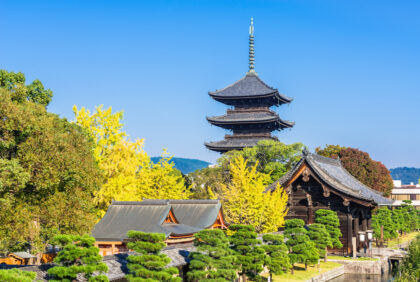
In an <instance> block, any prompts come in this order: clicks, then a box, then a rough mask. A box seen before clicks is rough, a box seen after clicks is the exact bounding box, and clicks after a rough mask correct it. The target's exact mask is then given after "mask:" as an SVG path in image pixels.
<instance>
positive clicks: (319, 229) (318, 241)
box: [308, 223, 333, 262]
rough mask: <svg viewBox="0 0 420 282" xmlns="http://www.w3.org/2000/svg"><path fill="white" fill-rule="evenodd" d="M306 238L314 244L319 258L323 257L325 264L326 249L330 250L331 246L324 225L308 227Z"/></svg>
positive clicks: (318, 224)
mask: <svg viewBox="0 0 420 282" xmlns="http://www.w3.org/2000/svg"><path fill="white" fill-rule="evenodd" d="M308 236H309V238H310V239H311V240H312V241H313V242H314V243H315V247H316V248H317V249H318V253H319V256H320V257H323V258H324V261H325V262H327V252H328V251H327V248H328V247H330V248H332V247H333V244H332V241H331V236H330V234H329V233H328V231H327V229H326V228H325V225H323V224H320V223H314V224H311V225H309V230H308Z"/></svg>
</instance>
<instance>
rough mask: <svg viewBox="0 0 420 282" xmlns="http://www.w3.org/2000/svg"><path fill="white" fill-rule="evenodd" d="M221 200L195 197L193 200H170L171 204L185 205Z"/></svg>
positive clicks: (212, 202) (211, 202) (218, 201)
mask: <svg viewBox="0 0 420 282" xmlns="http://www.w3.org/2000/svg"><path fill="white" fill-rule="evenodd" d="M219 203H220V200H218V199H215V200H208V199H197V200H196V199H193V200H169V204H184V205H197V204H203V205H204V204H219Z"/></svg>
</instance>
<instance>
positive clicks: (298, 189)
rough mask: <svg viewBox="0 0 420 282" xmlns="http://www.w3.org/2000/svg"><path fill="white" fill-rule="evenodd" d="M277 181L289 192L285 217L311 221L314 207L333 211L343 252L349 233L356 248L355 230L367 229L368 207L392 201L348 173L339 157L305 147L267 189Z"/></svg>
mask: <svg viewBox="0 0 420 282" xmlns="http://www.w3.org/2000/svg"><path fill="white" fill-rule="evenodd" d="M278 184H280V186H282V187H284V189H285V190H286V191H287V193H288V195H289V203H288V206H289V213H288V214H287V216H286V219H290V218H300V219H303V220H304V221H305V223H306V224H312V223H314V220H315V212H316V210H318V209H329V210H333V211H335V212H337V214H338V217H339V220H340V229H341V233H342V234H343V236H342V237H341V238H340V240H341V242H342V244H343V250H341V251H343V252H345V253H347V254H350V253H352V248H353V247H352V237H356V238H357V243H356V248H359V247H361V245H362V244H361V242H359V236H358V233H359V232H366V231H367V230H369V229H371V217H372V210H373V209H374V208H375V207H376V206H378V205H385V206H386V205H391V204H392V202H393V201H392V200H390V199H387V198H385V197H383V196H382V195H381V194H380V193H379V192H377V191H374V190H372V189H371V188H369V187H367V186H365V185H364V184H362V183H361V182H359V181H358V180H357V179H356V178H354V177H353V176H352V175H350V173H349V172H347V171H346V169H344V167H343V166H342V164H341V162H340V160H336V159H330V158H325V157H322V156H319V155H317V154H312V153H309V152H308V151H306V150H304V152H303V154H302V159H301V160H300V161H299V162H298V163H297V164H296V165H295V166H294V168H292V169H291V170H290V171H289V172H288V173H287V174H286V175H284V176H283V177H282V178H280V179H279V180H278V181H276V182H274V183H273V184H271V185H270V186H269V187H268V191H273V190H275V189H276V187H277V186H278ZM365 237H366V236H365Z"/></svg>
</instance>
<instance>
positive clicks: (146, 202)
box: [111, 199, 169, 206]
mask: <svg viewBox="0 0 420 282" xmlns="http://www.w3.org/2000/svg"><path fill="white" fill-rule="evenodd" d="M111 205H114V206H115V205H120V206H121V205H123V206H136V205H139V206H146V205H157V206H165V205H169V200H150V199H144V200H143V201H114V200H113V201H112V203H111Z"/></svg>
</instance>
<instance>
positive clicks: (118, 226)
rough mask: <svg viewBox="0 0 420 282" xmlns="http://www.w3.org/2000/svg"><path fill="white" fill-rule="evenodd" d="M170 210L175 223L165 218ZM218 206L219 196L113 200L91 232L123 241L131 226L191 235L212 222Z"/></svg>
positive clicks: (99, 239) (216, 215)
mask: <svg viewBox="0 0 420 282" xmlns="http://www.w3.org/2000/svg"><path fill="white" fill-rule="evenodd" d="M171 210H172V213H173V215H174V217H175V218H176V221H177V222H176V223H166V222H165V219H166V218H167V217H168V215H169V212H170V211H171ZM220 210H221V203H220V201H219V200H144V201H141V202H117V201H114V202H112V204H111V205H110V206H109V207H108V210H107V212H106V214H105V216H104V217H103V218H102V219H101V220H100V221H99V222H98V223H97V224H96V225H95V227H94V229H93V231H92V236H93V237H95V238H96V240H97V241H113V240H115V241H123V240H125V239H127V232H128V231H130V230H137V231H143V232H151V233H164V234H165V235H166V236H167V237H168V236H170V235H190V234H193V233H196V232H198V231H200V230H202V229H204V228H208V227H210V226H212V225H213V224H214V222H215V221H216V219H217V217H218V215H219V211H220Z"/></svg>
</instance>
